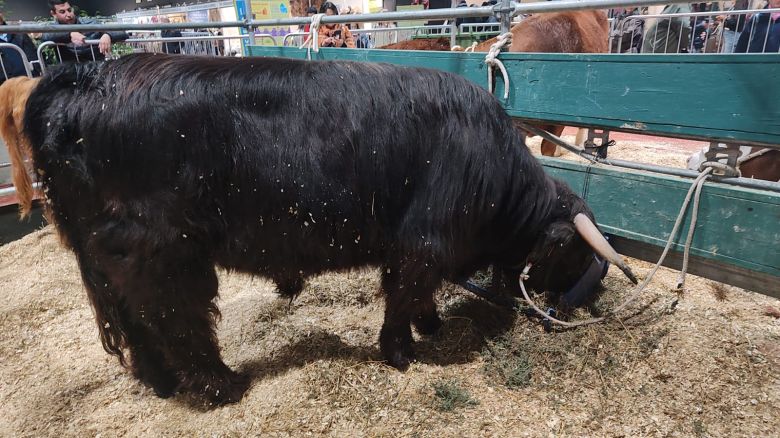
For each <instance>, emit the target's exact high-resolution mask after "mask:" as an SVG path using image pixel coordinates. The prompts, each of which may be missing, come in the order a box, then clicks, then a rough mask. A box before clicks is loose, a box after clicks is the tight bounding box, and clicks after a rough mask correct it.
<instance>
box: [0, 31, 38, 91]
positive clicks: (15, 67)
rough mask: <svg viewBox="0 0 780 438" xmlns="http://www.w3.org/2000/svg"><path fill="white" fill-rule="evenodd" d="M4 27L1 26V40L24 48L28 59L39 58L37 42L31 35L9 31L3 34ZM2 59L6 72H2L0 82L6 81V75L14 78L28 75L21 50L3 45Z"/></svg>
mask: <svg viewBox="0 0 780 438" xmlns="http://www.w3.org/2000/svg"><path fill="white" fill-rule="evenodd" d="M2 32H3V28H2V26H0V37H2V40H0V42H5V43H11V44H13V45H15V46H17V47H19V48H21V49H22V51H23V52H24V54H25V55H26V56H27V61H30V62H32V61H36V60H37V59H38V53H37V51H36V48H35V43H33V41H32V39H30V37H29V36H27V35H26V34H23V33H7V34H3V33H2ZM0 59H2V66H3V69H5V74H2V72H0V82H3V81H5V79H6V77H8V78H13V77H15V76H26V75H27V70H25V68H24V63H23V62H22V57H21V56H20V55H19V52H17V51H16V50H14V49H12V48H7V47H3V48H2V49H0ZM39 71H40V70H39V67H38V66H35V68H34V70H33V75H37V73H38V72H39Z"/></svg>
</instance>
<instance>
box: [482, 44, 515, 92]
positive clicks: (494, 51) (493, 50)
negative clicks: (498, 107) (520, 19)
mask: <svg viewBox="0 0 780 438" xmlns="http://www.w3.org/2000/svg"><path fill="white" fill-rule="evenodd" d="M511 44H512V33H511V32H506V33H502V34H501V35H499V36H498V37H497V38H496V42H495V43H493V45H491V46H490V50H488V54H487V55H486V56H485V64H487V65H488V72H487V74H488V91H490V93H493V74H494V73H493V70H494V69H496V68H498V69H499V70H501V75H502V76H503V78H504V99H509V73H507V71H506V67H504V63H503V62H501V60H500V59H498V54H499V53H501V49H503V48H504V46H509V45H511Z"/></svg>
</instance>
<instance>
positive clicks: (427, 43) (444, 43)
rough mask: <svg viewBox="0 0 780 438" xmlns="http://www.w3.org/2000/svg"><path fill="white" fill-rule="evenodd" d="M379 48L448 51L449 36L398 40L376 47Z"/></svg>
mask: <svg viewBox="0 0 780 438" xmlns="http://www.w3.org/2000/svg"><path fill="white" fill-rule="evenodd" d="M378 48H379V49H389V50H436V51H440V52H449V51H450V39H449V38H433V39H431V38H425V39H418V40H406V41H400V42H397V43H394V44H388V45H386V46H382V47H378Z"/></svg>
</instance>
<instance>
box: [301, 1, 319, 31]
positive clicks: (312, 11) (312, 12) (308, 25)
mask: <svg viewBox="0 0 780 438" xmlns="http://www.w3.org/2000/svg"><path fill="white" fill-rule="evenodd" d="M316 13H317V8H315V7H314V6H309V7H308V8H306V16H307V17H309V18H311V17H312V16H313V15H315V14H316ZM310 30H311V22H309V23H306V25H304V26H303V31H304V32H306V33H309V31H310Z"/></svg>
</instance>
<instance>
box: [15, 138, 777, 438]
mask: <svg viewBox="0 0 780 438" xmlns="http://www.w3.org/2000/svg"><path fill="white" fill-rule="evenodd" d="M532 142H533V141H532ZM669 153H670V152H669V151H660V152H659V154H661V155H664V156H666V155H668V154H669ZM673 155H674V154H673ZM667 158H668V157H667ZM668 159H670V160H672V161H674V160H675V159H681V160H682V162H683V163H684V157H682V156H681V157H677V158H675V157H671V158H668ZM655 162H658V161H655ZM630 264H631V266H632V268H634V270H635V272H637V273H638V274H639V275H640V277H644V275H645V274H646V273H647V272H648V271H649V269H650V267H651V265H649V264H647V263H643V262H639V261H634V260H632V261H631V262H630ZM618 274H619V271H618V272H610V274H609V276H608V277H607V281H606V291H605V293H604V294H603V297H602V300H601V301H600V302H598V303H597V307H598V308H601V309H609V308H611V307H612V306H613V305H615V303H617V302H620V300H621V299H622V298H623V297H624V296H625V295H626V294H627V293H629V292H630V290H631V287H630V285H629V283H628V282H627V281H626V280H625V279H624V278H623V277H621V276H620V275H618ZM655 278H656V279H655V281H654V282H653V283H651V285H650V286H649V288H648V289H647V290H646V292H645V293H644V294H643V296H642V297H641V298H640V299H639V300H638V301H637V302H636V304H635V305H634V306H633V307H631V308H630V310H627V311H626V312H625V313H624V317H623V319H622V320H621V321H612V322H609V323H606V324H599V325H594V326H588V327H584V328H579V329H577V330H569V331H557V332H553V333H550V334H547V333H544V332H543V330H542V329H541V327H540V325H539V324H538V323H537V322H535V321H532V320H529V319H528V318H526V317H525V316H523V315H522V314H517V313H513V312H510V311H504V310H500V309H496V308H494V307H492V306H490V305H489V304H486V303H485V302H483V301H481V300H479V299H477V298H475V297H472V296H470V295H468V294H467V293H464V292H462V291H461V290H460V289H459V288H457V287H454V286H449V287H445V288H443V290H442V291H441V292H440V294H439V297H438V299H439V302H440V313H441V314H442V316H443V318H444V321H445V323H444V327H443V329H442V331H441V333H440V334H438V335H437V336H436V337H434V338H421V337H418V342H417V344H416V349H417V354H418V360H419V362H417V363H415V364H413V365H412V367H411V368H410V370H409V371H407V372H406V373H400V372H397V371H395V370H393V369H391V368H388V367H386V366H384V365H382V364H381V363H379V362H378V360H379V358H380V355H379V351H378V347H377V342H376V340H377V337H378V330H379V327H380V324H381V320H382V311H383V305H382V300H381V297H379V296H378V295H377V292H378V287H379V285H378V276H377V274H376V272H373V271H365V272H354V273H348V274H332V275H325V276H322V277H318V278H315V279H312V280H311V281H310V282H309V285H308V287H307V288H306V289H305V291H304V293H303V294H302V295H301V297H299V299H298V300H297V301H295V302H294V303H293V304H292V305H288V303H287V302H286V301H281V300H279V299H277V298H276V296H275V295H274V293H273V286H272V285H271V284H270V283H267V282H265V281H263V280H261V279H257V278H251V277H248V276H244V275H238V274H228V273H225V272H221V273H220V284H221V288H220V299H219V305H220V308H221V310H222V313H223V319H222V322H221V323H220V324H219V338H220V342H221V346H222V352H223V356H224V358H225V361H226V362H227V363H228V365H230V366H231V367H233V368H235V369H238V370H242V371H245V372H248V373H250V374H251V375H252V378H253V383H252V386H251V388H250V390H249V391H248V392H247V394H246V396H245V397H244V399H243V400H242V401H241V402H240V403H238V404H235V405H230V406H227V407H222V408H216V409H211V408H209V407H207V406H203V405H200V404H198V403H197V402H195V401H193V400H192V399H191V398H188V397H183V396H177V397H174V398H172V399H168V400H162V399H159V398H157V397H155V396H154V394H153V393H152V391H151V390H149V389H147V388H145V387H143V386H142V385H140V384H139V383H137V382H136V381H135V380H134V379H133V378H131V377H130V376H129V375H128V373H127V372H126V371H125V370H123V369H122V368H121V367H120V366H119V364H118V363H117V361H116V360H115V359H114V358H112V357H109V356H108V355H107V354H106V353H105V352H104V351H103V350H102V348H101V346H100V342H99V340H98V336H97V330H96V327H95V324H94V322H93V318H92V313H91V309H90V307H89V305H88V303H87V300H86V295H85V292H84V290H83V287H82V285H81V280H80V277H79V274H78V268H77V265H76V261H75V259H74V257H73V256H72V255H71V254H70V253H69V252H67V251H66V250H64V249H62V248H61V247H60V246H59V243H58V241H57V239H56V236H55V234H54V233H53V230H52V229H51V228H50V227H48V228H45V229H44V230H42V231H39V232H36V233H34V234H31V235H29V236H27V237H25V238H24V239H22V240H20V241H17V242H13V243H11V244H7V245H5V246H2V247H0V285H2V299H1V300H0V436H30V437H39V436H53V435H56V436H63V435H64V436H88V435H98V434H100V435H102V436H119V435H129V436H139V435H143V436H212V435H213V436H245V435H263V436H308V435H331V436H350V437H351V436H392V437H400V436H571V435H577V436H583V435H587V436H772V435H775V436H776V435H777V434H778V431H780V416H778V412H780V320H779V319H777V318H776V316H772V313H773V312H775V311H776V309H777V308H780V302H778V300H776V299H772V298H768V297H765V296H762V295H759V294H755V293H751V292H746V291H743V290H740V289H737V288H733V287H728V286H724V285H721V284H718V283H714V282H710V281H707V280H703V279H700V278H696V277H689V280H688V284H687V290H686V291H685V292H684V293H682V294H679V293H677V292H675V291H674V290H673V287H674V284H675V283H676V281H677V273H676V272H672V271H669V270H661V271H659V274H658V275H656V277H655ZM580 316H585V315H580ZM437 389H438V391H437Z"/></svg>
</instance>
